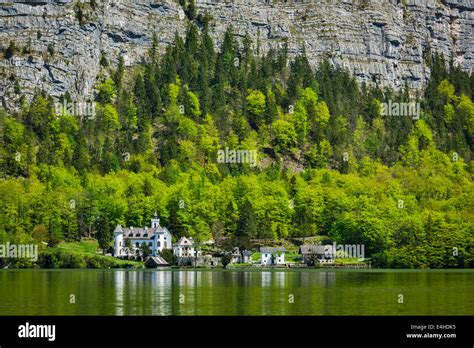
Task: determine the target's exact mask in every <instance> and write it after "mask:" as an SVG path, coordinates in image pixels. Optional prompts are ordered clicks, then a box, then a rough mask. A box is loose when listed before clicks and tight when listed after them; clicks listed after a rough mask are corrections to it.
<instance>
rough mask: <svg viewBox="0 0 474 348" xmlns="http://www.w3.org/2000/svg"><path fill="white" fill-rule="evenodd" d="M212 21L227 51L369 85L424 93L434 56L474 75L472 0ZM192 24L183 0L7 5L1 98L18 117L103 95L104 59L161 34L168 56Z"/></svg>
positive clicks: (243, 10)
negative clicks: (34, 102)
mask: <svg viewBox="0 0 474 348" xmlns="http://www.w3.org/2000/svg"><path fill="white" fill-rule="evenodd" d="M196 9H197V12H198V13H204V12H205V11H207V12H208V13H210V14H211V15H212V21H211V30H212V34H213V36H214V38H215V39H216V40H217V42H220V41H219V40H220V39H222V37H223V34H224V31H225V29H226V27H227V26H229V25H232V26H233V27H234V31H235V33H236V34H237V35H238V36H244V35H245V34H246V33H248V34H249V35H250V36H251V37H252V38H253V40H254V42H256V41H257V38H259V41H260V47H261V51H266V50H268V49H269V48H270V47H278V46H279V45H282V44H283V43H284V42H287V43H288V46H289V50H290V54H291V55H296V54H298V53H299V52H301V49H302V47H303V45H304V47H305V49H306V54H307V56H308V58H309V60H310V62H311V63H312V64H314V65H316V64H317V63H318V62H319V61H320V60H322V59H329V60H330V61H331V62H333V63H334V64H336V65H339V66H344V67H346V68H348V69H349V70H351V71H352V72H353V73H354V74H355V76H356V77H357V78H358V80H360V81H367V82H370V83H376V84H379V85H381V86H392V87H395V88H398V87H401V86H404V85H405V82H406V83H407V84H408V85H409V86H410V87H412V88H420V87H421V86H422V85H423V84H424V83H425V82H426V80H427V78H428V76H429V69H428V67H427V64H426V59H425V57H426V52H428V51H429V50H430V49H431V50H433V51H437V52H439V53H442V54H444V56H445V57H446V58H448V59H453V60H454V63H455V64H457V65H459V66H461V67H462V68H463V69H465V70H468V71H471V70H472V68H473V67H474V2H473V1H472V0H442V1H441V0H298V1H297V0H286V1H282V0H281V1H276V0H225V1H218V0H197V1H196ZM187 21H188V19H187V18H186V15H185V13H184V11H183V8H182V7H181V6H180V5H179V3H178V1H177V0H176V1H173V0H120V1H111V0H105V1H92V2H91V1H83V4H82V5H78V1H77V0H36V1H32V0H30V1H27V0H25V1H4V0H2V1H1V2H0V47H1V48H2V52H3V55H1V56H0V77H1V78H0V98H1V103H2V104H3V106H4V107H6V108H7V109H12V108H15V105H16V103H17V102H18V99H19V96H20V95H26V96H27V98H30V97H31V96H32V95H33V90H34V88H35V87H39V88H42V89H44V90H45V91H46V92H47V93H49V94H50V95H52V96H55V97H58V96H60V95H62V94H63V93H65V92H66V91H69V93H70V94H71V95H72V96H76V97H78V98H80V99H83V98H87V96H91V95H92V94H93V92H94V85H95V79H96V77H97V75H98V74H99V73H100V71H101V68H102V67H101V64H100V61H101V59H102V60H103V61H105V60H107V61H108V62H110V63H111V64H115V63H116V62H117V58H118V56H119V55H122V56H123V57H124V58H125V62H126V65H128V66H131V65H133V64H136V63H137V62H140V60H142V59H143V58H144V56H145V54H146V51H147V50H148V48H149V47H150V45H151V37H152V34H153V32H155V33H156V34H157V37H158V41H159V44H160V48H161V49H163V48H164V47H166V45H168V44H169V43H171V42H172V40H173V37H174V35H175V33H179V34H181V35H182V34H184V32H185V30H186V23H187Z"/></svg>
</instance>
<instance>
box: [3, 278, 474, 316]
mask: <svg viewBox="0 0 474 348" xmlns="http://www.w3.org/2000/svg"><path fill="white" fill-rule="evenodd" d="M71 295H74V297H72V296H71ZM400 295H402V296H403V303H399V301H401V300H402V298H401V297H400ZM72 300H75V303H71V302H74V301H72ZM0 315H474V270H400V271H396V270H281V271H280V270H268V271H252V270H1V271H0Z"/></svg>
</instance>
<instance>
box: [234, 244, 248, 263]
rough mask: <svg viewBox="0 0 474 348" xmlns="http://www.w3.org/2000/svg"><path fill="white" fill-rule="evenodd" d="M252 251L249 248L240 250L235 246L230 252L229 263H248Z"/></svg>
mask: <svg viewBox="0 0 474 348" xmlns="http://www.w3.org/2000/svg"><path fill="white" fill-rule="evenodd" d="M251 255H252V252H251V251H250V250H244V251H242V252H240V250H239V248H235V249H234V251H233V252H232V261H231V263H248V262H250V256H251Z"/></svg>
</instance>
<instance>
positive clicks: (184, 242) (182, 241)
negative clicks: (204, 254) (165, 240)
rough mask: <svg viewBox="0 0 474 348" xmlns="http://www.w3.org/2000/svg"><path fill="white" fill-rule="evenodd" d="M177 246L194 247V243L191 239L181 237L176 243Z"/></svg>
mask: <svg viewBox="0 0 474 348" xmlns="http://www.w3.org/2000/svg"><path fill="white" fill-rule="evenodd" d="M176 245H177V246H180V245H183V246H187V245H189V246H193V245H194V242H193V240H192V238H186V237H181V238H180V239H179V241H178V243H176Z"/></svg>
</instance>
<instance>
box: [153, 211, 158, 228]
mask: <svg viewBox="0 0 474 348" xmlns="http://www.w3.org/2000/svg"><path fill="white" fill-rule="evenodd" d="M159 225H160V219H159V218H158V214H157V213H156V211H155V216H154V217H153V219H151V228H157V227H158V226H159Z"/></svg>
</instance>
